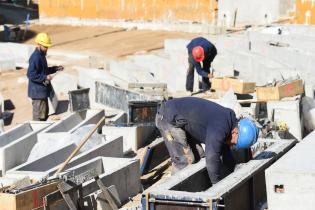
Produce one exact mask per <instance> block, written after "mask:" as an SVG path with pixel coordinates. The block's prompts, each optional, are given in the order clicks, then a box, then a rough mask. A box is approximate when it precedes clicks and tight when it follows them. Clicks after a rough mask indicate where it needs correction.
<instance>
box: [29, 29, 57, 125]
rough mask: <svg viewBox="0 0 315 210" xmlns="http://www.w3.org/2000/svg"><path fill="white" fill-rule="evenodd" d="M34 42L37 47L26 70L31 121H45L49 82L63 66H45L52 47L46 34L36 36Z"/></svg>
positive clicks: (49, 89)
mask: <svg viewBox="0 0 315 210" xmlns="http://www.w3.org/2000/svg"><path fill="white" fill-rule="evenodd" d="M35 42H36V44H37V47H36V48H35V51H34V52H33V54H32V55H31V57H30V59H29V66H28V70H27V77H28V79H29V83H28V97H30V98H31V99H32V105H33V120H36V121H45V120H47V118H48V113H49V109H48V97H50V95H51V93H52V86H51V84H50V81H51V80H52V79H53V75H54V74H55V73H56V72H57V71H62V70H63V66H53V67H48V65H47V60H46V54H47V50H48V48H49V47H51V46H52V44H51V39H50V37H49V36H48V34H46V33H39V34H37V36H36V38H35Z"/></svg>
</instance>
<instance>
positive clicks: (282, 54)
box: [251, 42, 315, 97]
mask: <svg viewBox="0 0 315 210" xmlns="http://www.w3.org/2000/svg"><path fill="white" fill-rule="evenodd" d="M251 51H252V52H254V53H257V54H260V55H261V56H264V57H266V58H269V59H273V60H276V61H277V62H279V63H282V64H285V65H287V66H289V67H290V69H291V70H294V71H295V72H296V73H295V74H299V75H300V76H301V78H302V79H303V80H304V81H305V94H306V96H309V97H313V81H314V79H315V77H314V74H313V66H314V65H315V54H311V53H308V52H303V51H302V50H299V49H293V48H290V47H279V46H270V44H268V43H261V42H255V43H252V47H251ZM290 69H288V70H290ZM285 72H286V73H290V71H285ZM286 73H284V74H283V75H286Z"/></svg>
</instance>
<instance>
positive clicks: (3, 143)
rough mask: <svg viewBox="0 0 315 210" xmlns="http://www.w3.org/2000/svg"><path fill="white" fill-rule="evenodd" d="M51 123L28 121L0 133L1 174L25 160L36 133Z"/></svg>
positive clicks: (35, 140)
mask: <svg viewBox="0 0 315 210" xmlns="http://www.w3.org/2000/svg"><path fill="white" fill-rule="evenodd" d="M51 124H52V123H50V122H28V123H24V124H21V125H19V126H17V127H15V128H12V129H11V130H8V131H6V132H4V133H2V134H1V135H0V171H1V174H2V175H4V174H5V173H6V171H7V170H9V169H11V168H13V167H15V166H17V165H20V164H22V163H24V162H25V161H26V160H27V158H28V156H29V153H30V151H31V150H32V148H33V146H34V145H35V144H36V142H37V134H38V133H39V132H41V131H42V130H43V129H45V128H46V127H48V126H50V125H51Z"/></svg>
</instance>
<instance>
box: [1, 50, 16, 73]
mask: <svg viewBox="0 0 315 210" xmlns="http://www.w3.org/2000/svg"><path fill="white" fill-rule="evenodd" d="M3 56H5V55H3V54H2V53H1V52H0V72H4V71H9V70H15V60H14V58H12V57H3Z"/></svg>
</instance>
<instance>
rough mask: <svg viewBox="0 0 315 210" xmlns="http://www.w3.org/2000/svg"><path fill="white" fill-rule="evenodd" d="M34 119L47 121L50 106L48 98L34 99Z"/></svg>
mask: <svg viewBox="0 0 315 210" xmlns="http://www.w3.org/2000/svg"><path fill="white" fill-rule="evenodd" d="M32 105H33V120H35V121H45V120H47V118H48V113H49V107H48V99H47V98H45V99H32Z"/></svg>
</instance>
